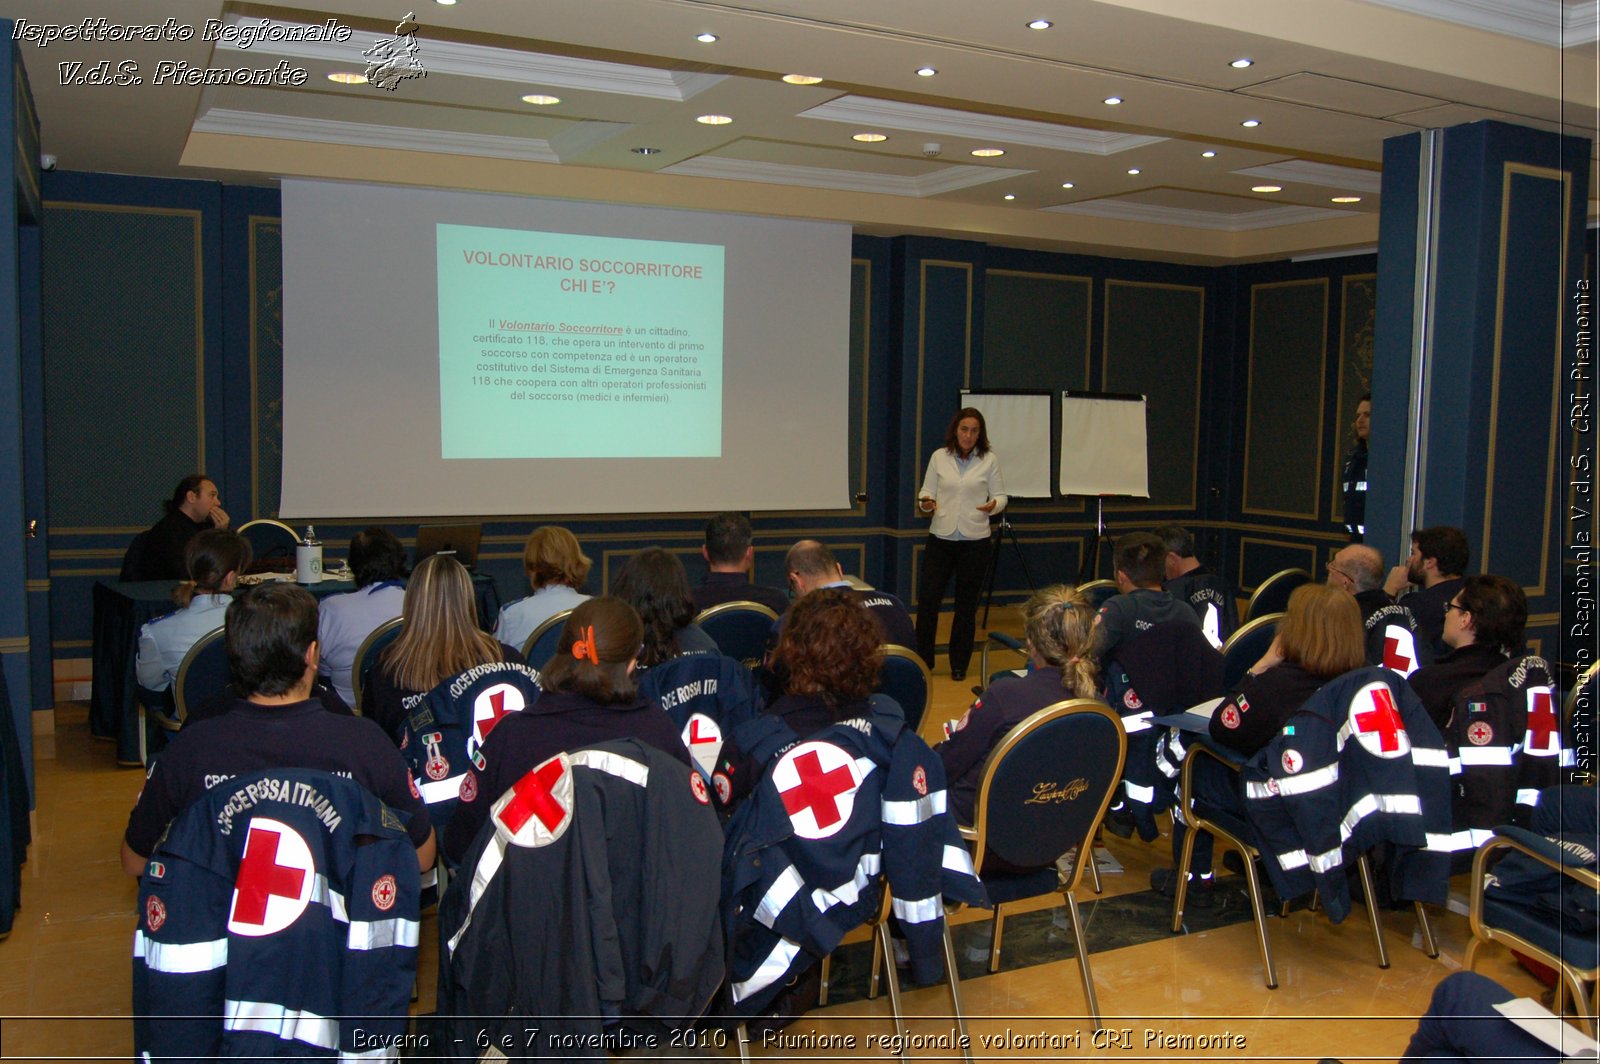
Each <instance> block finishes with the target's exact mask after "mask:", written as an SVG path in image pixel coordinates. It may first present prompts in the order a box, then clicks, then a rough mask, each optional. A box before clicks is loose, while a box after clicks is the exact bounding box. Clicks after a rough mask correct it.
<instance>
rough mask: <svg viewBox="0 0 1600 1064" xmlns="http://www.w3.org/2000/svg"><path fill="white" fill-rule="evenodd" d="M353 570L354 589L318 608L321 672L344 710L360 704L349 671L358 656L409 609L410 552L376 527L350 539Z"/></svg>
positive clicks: (322, 602)
mask: <svg viewBox="0 0 1600 1064" xmlns="http://www.w3.org/2000/svg"><path fill="white" fill-rule="evenodd" d="M350 568H351V570H352V571H353V572H354V573H355V578H356V589H355V590H354V591H347V592H345V593H344V594H343V595H329V596H328V597H327V598H325V599H323V600H322V601H321V602H320V603H319V604H318V607H317V617H318V621H317V642H318V643H320V644H321V646H322V660H321V661H320V662H319V663H318V666H317V667H318V669H319V670H320V671H321V672H322V674H323V675H324V676H326V677H328V680H329V682H330V683H332V684H333V689H334V690H335V691H337V692H339V697H340V698H342V699H344V702H345V705H347V706H354V705H355V704H356V693H355V691H354V689H353V688H352V687H351V683H350V672H351V670H352V669H353V668H354V667H355V663H356V653H357V651H359V650H360V649H361V644H362V643H364V642H366V640H367V636H369V635H371V634H372V633H373V631H374V630H375V629H376V628H377V627H378V626H379V625H381V624H383V623H385V622H387V621H392V620H394V619H395V618H396V617H398V616H400V611H401V607H402V606H404V605H405V599H406V585H405V580H404V577H405V570H406V549H405V547H403V546H401V544H400V541H399V540H398V539H396V538H395V536H394V533H393V532H390V531H389V530H388V529H387V528H381V527H379V526H377V525H373V526H372V527H371V528H364V529H362V530H361V531H360V532H357V533H356V534H355V535H353V536H351V537H350Z"/></svg>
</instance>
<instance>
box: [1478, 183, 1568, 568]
mask: <svg viewBox="0 0 1600 1064" xmlns="http://www.w3.org/2000/svg"><path fill="white" fill-rule="evenodd" d="M1517 175H1521V176H1523V177H1535V178H1541V179H1543V180H1546V181H1556V182H1558V183H1559V184H1560V185H1561V219H1562V221H1561V256H1560V259H1559V260H1558V261H1559V266H1558V269H1559V271H1560V275H1559V283H1558V284H1557V285H1556V294H1555V303H1556V319H1555V320H1556V329H1555V333H1556V349H1555V369H1554V372H1553V373H1552V379H1551V389H1550V391H1551V395H1550V447H1549V451H1548V454H1547V455H1546V457H1545V478H1544V531H1543V533H1542V535H1541V536H1540V539H1539V582H1538V583H1537V584H1535V585H1533V586H1531V587H1528V588H1525V590H1526V592H1527V594H1528V597H1529V598H1536V597H1539V596H1542V595H1544V594H1545V593H1546V587H1545V585H1546V582H1547V581H1548V579H1549V576H1550V520H1551V516H1550V511H1551V506H1552V504H1553V502H1554V498H1555V479H1556V437H1557V435H1558V434H1559V433H1560V429H1559V428H1558V427H1557V426H1558V419H1557V416H1556V415H1557V410H1558V408H1559V407H1560V405H1561V383H1562V378H1561V341H1562V337H1563V335H1564V334H1565V332H1566V320H1567V318H1566V305H1567V223H1566V219H1567V215H1568V211H1569V204H1570V202H1571V191H1572V188H1571V186H1572V174H1571V172H1570V171H1567V170H1553V169H1550V168H1549V167H1544V166H1529V165H1527V164H1526V163H1513V162H1508V163H1503V164H1502V170H1501V175H1500V249H1499V252H1500V253H1499V259H1498V261H1497V264H1496V267H1497V268H1496V273H1498V274H1499V276H1498V277H1497V278H1496V280H1495V298H1494V360H1493V363H1492V365H1493V371H1492V376H1491V378H1490V382H1489V447H1488V459H1487V462H1486V464H1485V468H1484V474H1483V545H1482V547H1481V548H1480V552H1481V556H1482V558H1483V564H1484V565H1485V566H1487V565H1488V564H1489V544H1490V525H1491V524H1492V522H1493V518H1494V467H1495V447H1496V444H1497V441H1498V429H1499V424H1498V422H1499V418H1500V368H1501V362H1500V356H1501V349H1500V348H1501V336H1502V332H1503V330H1504V327H1505V307H1506V256H1507V252H1508V249H1509V247H1510V238H1511V179H1512V177H1514V176H1517Z"/></svg>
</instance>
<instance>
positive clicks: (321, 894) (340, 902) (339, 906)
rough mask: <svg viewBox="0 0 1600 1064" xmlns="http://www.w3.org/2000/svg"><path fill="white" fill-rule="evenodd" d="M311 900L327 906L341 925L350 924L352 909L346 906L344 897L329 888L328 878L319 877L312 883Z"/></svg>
mask: <svg viewBox="0 0 1600 1064" xmlns="http://www.w3.org/2000/svg"><path fill="white" fill-rule="evenodd" d="M311 900H312V901H315V902H321V903H322V904H323V905H326V906H327V907H328V908H329V909H330V910H331V911H332V913H333V918H334V919H335V920H337V921H339V922H340V923H341V924H347V923H349V922H350V908H349V906H348V905H346V904H345V900H344V895H343V894H340V893H339V892H338V891H336V890H334V889H333V888H332V887H330V886H328V877H327V876H324V875H318V876H316V877H315V878H314V879H313V880H312V881H311Z"/></svg>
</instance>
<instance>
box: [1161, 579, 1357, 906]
mask: <svg viewBox="0 0 1600 1064" xmlns="http://www.w3.org/2000/svg"><path fill="white" fill-rule="evenodd" d="M1365 664H1366V646H1365V640H1364V639H1363V638H1362V631H1361V610H1360V608H1359V607H1358V606H1357V605H1356V601H1355V599H1354V598H1352V597H1351V595H1350V594H1349V593H1348V592H1346V591H1344V590H1343V589H1342V588H1337V587H1329V586H1328V585H1327V584H1305V585H1302V586H1301V587H1297V588H1295V589H1294V592H1293V593H1292V594H1291V595H1290V596H1289V609H1288V610H1287V612H1286V613H1285V614H1284V617H1283V619H1282V620H1281V621H1279V622H1278V634H1277V636H1276V637H1274V639H1273V640H1272V645H1271V646H1270V647H1268V648H1267V652H1266V653H1265V654H1263V655H1262V656H1261V658H1260V660H1258V661H1257V662H1256V663H1255V664H1254V665H1252V666H1250V669H1249V671H1248V672H1246V673H1245V675H1244V679H1243V680H1241V681H1240V682H1239V686H1238V687H1237V688H1236V689H1235V690H1234V691H1233V692H1232V693H1231V694H1230V695H1229V696H1228V698H1227V700H1226V701H1224V702H1223V703H1222V704H1221V705H1220V706H1218V707H1217V708H1216V711H1215V712H1213V713H1212V714H1211V727H1210V736H1211V739H1212V741H1213V742H1215V743H1217V744H1218V745H1220V746H1225V747H1227V748H1228V749H1229V750H1232V751H1234V752H1235V753H1238V754H1239V755H1241V756H1242V757H1246V758H1248V757H1252V756H1254V754H1255V753H1256V752H1257V751H1258V750H1260V749H1261V748H1262V747H1264V746H1266V745H1267V744H1268V743H1269V742H1271V741H1272V740H1273V739H1274V738H1276V737H1277V735H1278V733H1279V732H1280V731H1282V730H1283V726H1284V725H1285V724H1286V723H1288V721H1289V718H1290V717H1292V716H1294V714H1295V713H1296V712H1297V711H1298V710H1299V709H1300V707H1301V706H1302V705H1304V704H1305V701H1306V699H1308V698H1310V697H1311V696H1312V694H1314V693H1315V692H1316V690H1317V689H1318V688H1319V687H1321V686H1322V685H1323V684H1324V683H1326V682H1327V681H1328V680H1330V679H1332V678H1333V677H1335V676H1339V675H1342V674H1344V673H1346V672H1349V671H1350V670H1352V669H1359V668H1361V667H1362V666H1363V665H1365ZM1192 793H1193V797H1194V800H1195V802H1196V803H1197V804H1199V803H1204V804H1205V805H1207V806H1209V807H1211V808H1212V809H1215V810H1217V811H1219V812H1222V813H1227V814H1231V815H1232V816H1233V817H1235V818H1237V819H1239V820H1241V821H1242V820H1244V818H1245V807H1244V800H1243V798H1242V797H1241V795H1240V788H1239V776H1238V774H1237V773H1234V772H1231V771H1229V770H1228V769H1227V768H1226V767H1225V766H1224V765H1222V764H1221V763H1219V762H1218V761H1216V760H1215V759H1213V758H1201V759H1200V761H1199V762H1198V763H1196V765H1195V769H1194V779H1193V792H1192ZM1186 832H1187V829H1186V828H1185V826H1184V824H1183V822H1182V820H1181V819H1179V818H1178V817H1174V819H1173V825H1172V855H1173V857H1172V863H1173V867H1172V868H1158V869H1156V870H1155V871H1153V872H1151V873H1150V886H1151V887H1153V888H1155V889H1156V890H1157V891H1160V892H1161V893H1162V894H1166V895H1169V896H1170V895H1172V894H1174V893H1176V891H1177V874H1176V869H1177V866H1178V862H1179V859H1180V858H1181V855H1182V853H1183V842H1184V836H1185V834H1186ZM1215 885H1216V884H1215V880H1214V878H1213V875H1212V871H1211V836H1210V835H1209V834H1205V833H1203V834H1201V835H1200V836H1199V837H1198V838H1196V839H1195V843H1194V854H1193V857H1192V859H1191V861H1190V865H1189V897H1190V898H1191V899H1192V900H1194V901H1196V902H1201V903H1203V902H1204V900H1205V899H1206V898H1207V897H1208V895H1210V894H1211V892H1212V890H1213V888H1214V887H1215Z"/></svg>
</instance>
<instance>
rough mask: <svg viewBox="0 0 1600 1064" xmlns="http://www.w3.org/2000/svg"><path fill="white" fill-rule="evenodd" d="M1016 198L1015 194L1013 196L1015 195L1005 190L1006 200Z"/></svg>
mask: <svg viewBox="0 0 1600 1064" xmlns="http://www.w3.org/2000/svg"><path fill="white" fill-rule="evenodd" d="M1016 198H1017V197H1016V196H1015V195H1014V194H1012V193H1010V192H1007V193H1006V199H1008V200H1014V199H1016Z"/></svg>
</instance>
